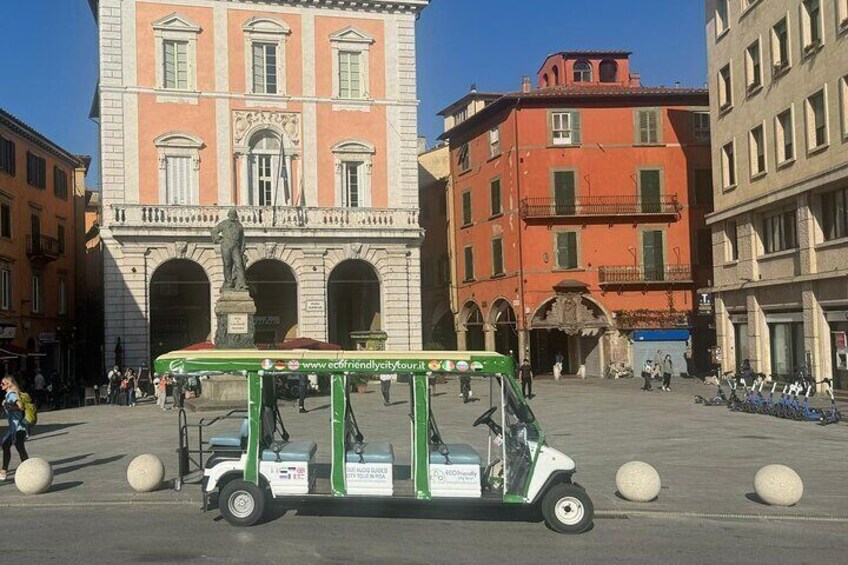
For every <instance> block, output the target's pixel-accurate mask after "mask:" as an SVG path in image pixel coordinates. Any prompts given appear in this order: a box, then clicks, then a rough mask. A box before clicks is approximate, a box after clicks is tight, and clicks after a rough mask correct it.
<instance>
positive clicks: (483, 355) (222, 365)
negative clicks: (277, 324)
mask: <svg viewBox="0 0 848 565" xmlns="http://www.w3.org/2000/svg"><path fill="white" fill-rule="evenodd" d="M155 370H156V373H158V374H163V373H173V374H188V373H240V372H249V373H264V374H269V373H270V374H294V373H297V374H301V373H307V374H308V373H324V374H328V373H362V374H374V373H414V374H426V373H450V374H459V375H462V374H471V373H475V374H498V373H510V374H511V373H512V372H513V371H514V362H513V360H512V358H511V357H509V356H506V355H500V354H498V353H492V352H487V351H306V350H294V351H268V350H264V351H259V350H255V349H245V350H225V349H216V350H206V351H188V350H180V351H173V352H171V353H166V354H165V355H162V356H160V357H159V358H157V359H156V362H155Z"/></svg>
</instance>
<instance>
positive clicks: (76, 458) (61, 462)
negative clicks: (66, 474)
mask: <svg viewBox="0 0 848 565" xmlns="http://www.w3.org/2000/svg"><path fill="white" fill-rule="evenodd" d="M92 455H94V454H93V453H86V454H85V455H75V456H73V457H66V458H64V459H58V460H56V461H51V462H50V464H51V465H53V466H54V467H55V466H57V465H64V464H65V463H73V462H74V461H81V460H83V459H87V458H89V457H91V456H92Z"/></svg>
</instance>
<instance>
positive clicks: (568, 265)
mask: <svg viewBox="0 0 848 565" xmlns="http://www.w3.org/2000/svg"><path fill="white" fill-rule="evenodd" d="M556 245H557V267H558V268H560V269H576V268H577V232H573V231H569V232H563V233H558V234H556Z"/></svg>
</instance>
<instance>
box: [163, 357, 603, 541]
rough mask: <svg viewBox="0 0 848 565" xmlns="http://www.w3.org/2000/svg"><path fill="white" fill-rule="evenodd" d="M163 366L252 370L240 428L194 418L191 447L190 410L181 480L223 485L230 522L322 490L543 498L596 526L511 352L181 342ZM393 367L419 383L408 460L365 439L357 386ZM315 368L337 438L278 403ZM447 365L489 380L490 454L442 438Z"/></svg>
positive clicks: (420, 497)
mask: <svg viewBox="0 0 848 565" xmlns="http://www.w3.org/2000/svg"><path fill="white" fill-rule="evenodd" d="M155 369H156V373H157V374H171V375H175V376H184V377H191V376H195V377H202V376H204V375H207V376H209V375H242V376H243V377H244V379H245V387H246V388H247V398H248V400H247V406H246V409H245V410H238V411H233V412H231V413H230V414H228V415H227V417H225V418H229V419H232V418H233V417H236V418H238V419H239V420H240V429H239V430H237V431H235V432H234V433H232V434H229V435H217V436H214V437H211V438H209V439H208V440H205V439H204V438H203V432H204V430H208V429H209V428H210V424H213V423H217V422H219V421H220V420H221V419H222V418H214V419H203V420H200V423H199V424H194V425H193V426H194V427H196V428H197V430H198V440H197V445H198V447H197V448H195V449H191V448H190V447H189V435H190V434H189V431H188V430H189V428H191V427H192V426H189V425H188V423H187V419H186V415H185V413H184V412H182V411H181V412H180V418H179V421H180V430H179V439H180V446H179V460H180V477H179V479H178V480H177V484H178V485H182V484H183V483H187V482H192V480H191V479H192V475H193V476H194V478H195V479H197V480H198V481H199V482H201V484H202V489H203V497H204V509H205V508H206V507H207V505H208V500H209V498H210V497H212V498H214V497H213V496H212V495H215V494H217V501H218V507H219V509H220V512H221V514H222V515H223V516H224V518H225V519H226V520H227V521H228V522H230V523H231V524H234V525H238V526H250V525H253V524H255V523H256V522H258V521H259V520H260V519H261V518H262V516H263V513H264V510H265V507H266V505H267V504H268V503H269V502H271V501H272V500H275V499H284V500H286V501H287V502H288V503H289V504H291V503H292V502H296V501H298V500H304V499H311V498H321V497H324V498H326V499H339V500H341V499H345V498H357V499H362V498H368V497H374V498H379V499H381V500H385V499H393V500H406V501H410V500H415V501H420V502H421V503H422V504H432V503H438V502H439V501H445V500H450V501H453V502H458V501H460V502H462V501H467V502H468V503H469V504H471V503H477V504H482V503H497V504H502V505H512V506H515V507H519V506H526V505H536V506H538V507H539V508H540V509H541V512H542V515H543V517H544V520H545V522H546V523H547V524H548V525H549V526H550V528H552V529H553V530H555V531H558V532H562V533H580V532H583V531H585V530H586V529H588V528H589V527H590V526H591V524H592V520H593V515H594V509H593V505H592V501H591V499H590V498H589V496H588V495H587V494H586V491H585V490H584V489H583V487H581V486H580V485H578V484H577V483H575V482H574V474H575V471H576V467H575V463H574V461H573V460H572V459H571V458H570V457H568V456H567V455H565V454H563V453H561V452H559V451H557V450H555V449H553V448H552V447H550V446H549V445H547V443H546V441H545V436H544V433H543V432H542V428H541V426H540V425H539V423H538V421H537V420H536V417H535V415H534V414H533V411H532V410H531V409H530V406H529V405H528V403H527V400H526V399H525V398H524V396H523V395H522V393H521V387H520V386H519V384H518V383H517V381H516V378H515V364H514V362H513V360H512V359H511V358H510V357H507V356H503V355H498V354H496V353H484V352H445V351H438V352H421V351H415V352H412V351H410V352H387V351H355V352H354V351H254V350H243V351H227V350H207V351H176V352H173V353H169V354H166V355H163V356H161V357H159V358H158V359H157V360H156V363H155ZM387 373H388V374H393V375H397V376H398V380H399V381H405V382H408V383H409V385H408V386H409V394H410V403H411V407H410V411H409V419H410V423H409V426H410V428H409V429H410V435H409V438H410V439H409V442H410V445H409V447H410V452H411V457H410V460H409V461H405V460H404V461H397V460H396V459H395V455H394V447H393V446H392V444H391V443H389V442H386V441H380V438H371V437H368V438H366V437H364V435H363V433H362V432H361V431H360V429H359V425H358V423H357V421H356V416H355V415H354V412H353V406H352V403H351V397H350V389H351V385H352V384H353V383H354V382H355V381H358V380H359V377H362V376H367V377H372V376H374V375H378V374H387ZM304 374H313V375H321V376H324V379H325V380H326V379H329V383H330V387H329V388H330V398H331V400H330V417H329V422H328V424H329V426H330V428H331V434H330V438H331V440H330V445H318V444H317V443H316V442H314V441H310V440H309V439H293V438H291V437H290V436H289V433H288V432H287V430H286V428H285V425H284V423H283V419H282V417H281V415H280V411H279V409H278V407H277V396H276V394H275V390H274V388H275V383H276V382H277V379H279V378H288V377H292V376H299V375H304ZM440 375H441V376H446V377H457V376H458V377H462V376H469V375H472V376H473V377H474V379H475V381H477V382H479V381H481V380H483V379H485V380H486V381H488V383H489V387H490V390H491V391H492V394H491V395H490V397H491V400H490V406H489V407H488V409H487V410H485V411H484V412H483V413H482V414H481V415H480V416H479V417H478V418H477V419H476V420H475V421H474V422H473V423H472V422H469V425H473V426H485V427H486V428H487V430H488V435H489V437H488V442H489V443H488V445H489V446H490V447H489V449H488V450H487V451H488V453H485V454H483V456H482V457H481V454H480V453H479V452H478V451H477V450H475V449H474V448H473V447H471V446H470V445H468V444H463V443H449V442H445V441H444V440H443V436H442V433H441V431H440V430H439V426H438V424H437V422H436V417H435V415H434V414H433V411H432V409H431V396H430V387H429V384H430V382H431V380H432V379H433V378H435V377H438V376H440ZM475 386H477V385H475ZM319 450H320V451H321V452H322V453H324V454H325V455H326V453H327V452H329V454H330V457H329V460H330V464H329V465H327V464H326V463H324V464H319V463H318V460H317V454H318V453H319ZM325 450H326V451H325ZM326 459H327V458H326V456H325V457H324V460H325V461H326ZM192 467H194V469H192ZM322 467H323V468H324V471H323V475H324V476H323V477H321V476H319V475H321V472H320V469H321V468H322ZM401 469H403V471H404V472H402V473H399V472H398V471H399V470H401Z"/></svg>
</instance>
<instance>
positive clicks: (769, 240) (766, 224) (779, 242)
mask: <svg viewBox="0 0 848 565" xmlns="http://www.w3.org/2000/svg"><path fill="white" fill-rule="evenodd" d="M795 225H796V224H795V210H786V211H783V212H777V213H773V214H770V215H768V216H765V217H763V234H762V240H763V251H764V252H765V253H778V252H780V251H786V250H788V249H795V247H797V246H798V244H797V236H796V231H795Z"/></svg>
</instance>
